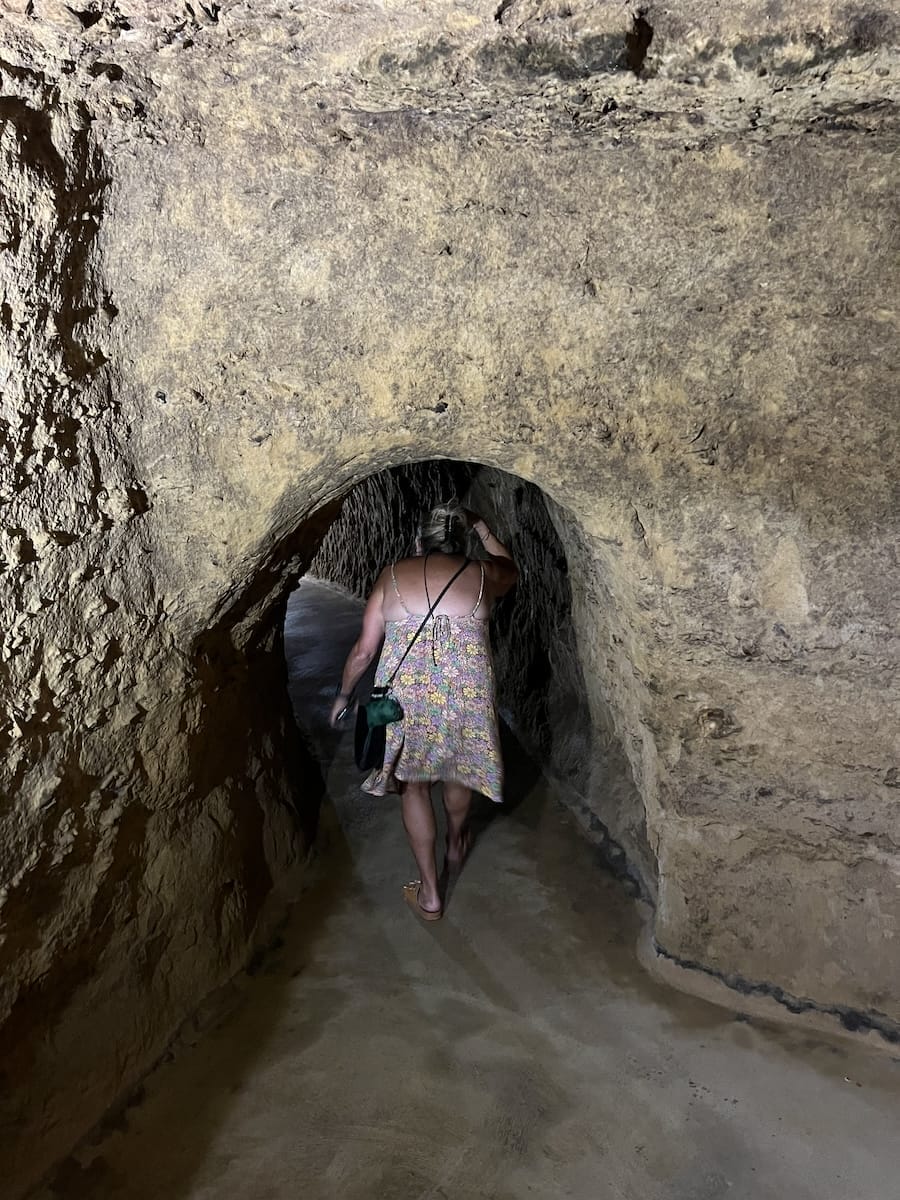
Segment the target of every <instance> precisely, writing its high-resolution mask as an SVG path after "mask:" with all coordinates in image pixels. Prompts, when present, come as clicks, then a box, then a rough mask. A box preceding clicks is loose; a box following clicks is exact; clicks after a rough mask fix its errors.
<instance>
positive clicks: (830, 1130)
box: [40, 581, 900, 1200]
mask: <svg viewBox="0 0 900 1200" xmlns="http://www.w3.org/2000/svg"><path fill="white" fill-rule="evenodd" d="M360 611H361V606H360V605H359V603H358V602H357V601H355V600H352V599H350V598H348V597H346V596H344V595H342V594H341V593H339V592H337V591H336V590H334V589H333V588H330V587H328V586H326V585H322V584H318V583H315V582H313V581H307V582H305V583H304V584H303V586H302V587H301V588H300V589H299V591H298V592H297V593H296V594H295V595H294V597H293V598H292V601H291V605H290V609H289V615H288V622H287V628H286V636H287V651H288V658H289V670H290V678H291V687H292V695H293V698H294V702H295V706H296V709H297V712H298V717H299V720H300V723H301V725H302V726H303V728H304V731H305V733H306V735H307V736H308V738H309V739H310V741H311V744H312V745H313V746H314V748H315V750H316V753H317V756H318V758H319V761H320V763H321V769H322V773H323V780H324V789H325V801H324V807H323V814H322V819H321V825H320V833H319V838H318V844H317V851H316V861H315V864H314V866H313V869H312V871H311V873H310V886H309V888H308V889H307V890H306V891H305V892H304V894H303V895H301V896H300V897H298V899H297V903H296V905H295V907H294V909H293V913H292V915H291V917H290V919H289V920H288V922H287V923H286V925H285V926H284V928H283V930H282V932H281V935H280V937H279V938H278V940H277V942H276V944H275V945H274V946H273V947H271V948H270V949H269V951H268V952H267V953H265V954H264V955H262V956H260V957H259V959H258V960H257V961H255V962H254V964H253V965H252V966H251V968H250V969H249V970H248V972H246V973H245V975H244V976H242V977H241V978H239V979H238V980H236V981H235V983H234V984H233V985H232V986H231V987H229V988H228V989H226V990H225V992H224V994H220V995H219V996H217V997H215V998H214V999H213V1000H212V1001H210V1002H208V1003H207V1006H206V1009H205V1010H204V1012H203V1013H202V1014H201V1016H200V1018H199V1019H198V1027H197V1031H196V1032H195V1033H193V1034H190V1033H186V1034H183V1035H182V1036H181V1037H180V1038H179V1040H178V1043H177V1044H176V1045H175V1047H173V1050H172V1052H171V1053H170V1055H169V1056H168V1057H167V1059H166V1061H165V1062H163V1063H162V1064H161V1065H160V1066H159V1067H158V1068H157V1069H156V1070H155V1071H154V1072H153V1073H152V1074H151V1075H150V1077H149V1078H148V1079H147V1080H146V1082H145V1085H144V1087H143V1088H142V1089H141V1090H140V1091H139V1093H138V1094H137V1095H136V1096H135V1097H134V1099H133V1101H132V1103H130V1104H129V1105H128V1106H127V1107H125V1108H124V1109H123V1110H122V1111H121V1112H119V1113H118V1114H117V1115H116V1116H115V1117H113V1118H111V1119H110V1120H109V1121H108V1122H107V1124H106V1126H105V1128H104V1129H103V1130H102V1131H101V1132H100V1133H99V1134H98V1135H96V1136H95V1137H94V1138H92V1139H90V1140H89V1141H88V1142H87V1143H86V1144H85V1145H83V1146H82V1147H81V1148H80V1150H79V1151H78V1152H77V1154H76V1155H75V1156H73V1157H72V1158H70V1159H69V1160H67V1161H66V1162H65V1163H64V1164H63V1166H62V1168H61V1169H60V1171H59V1172H58V1173H57V1175H56V1176H55V1178H54V1179H53V1181H52V1183H51V1184H50V1185H48V1186H47V1187H46V1188H44V1189H43V1190H42V1191H41V1192H40V1197H41V1200H53V1198H55V1197H60V1196H65V1197H85V1198H87V1197H90V1198H91V1200H104V1198H105V1197H110V1198H116V1200H120V1198H121V1200H158V1198H159V1197H162V1196H164V1197H166V1200H294V1198H296V1197H303V1198H304V1200H326V1198H327V1200H330V1198H332V1197H334V1198H335V1200H337V1198H338V1197H339V1198H340V1200H468V1198H472V1200H475V1198H476V1197H477V1198H478V1200H519V1198H523V1197H536V1198H540V1200H544V1198H547V1200H550V1198H557V1197H560V1198H561V1197H572V1198H574V1200H718V1198H719V1197H723V1198H724V1197H728V1200H889V1198H890V1197H893V1196H896V1195H897V1179H898V1177H900V1059H898V1058H896V1057H893V1058H892V1057H891V1056H890V1054H888V1053H884V1054H878V1053H871V1052H869V1051H868V1050H867V1049H866V1048H865V1047H857V1046H855V1045H853V1044H852V1043H850V1042H847V1041H842V1040H834V1041H829V1040H828V1039H827V1038H825V1037H823V1036H821V1035H819V1034H812V1033H804V1032H799V1031H797V1030H795V1029H792V1030H786V1029H784V1028H779V1027H774V1026H767V1025H765V1024H763V1023H761V1022H758V1021H757V1020H755V1019H749V1018H748V1017H746V1016H744V1015H742V1014H740V1013H737V1014H735V1013H732V1012H728V1011H726V1010H724V1009H720V1008H717V1007H714V1006H712V1005H710V1004H707V1003H706V1002H704V1001H700V1000H695V999H692V998H689V997H686V996H683V995H681V994H679V993H677V992H674V991H672V990H670V989H668V988H666V987H664V986H663V985H661V984H660V983H658V982H656V981H655V980H653V979H652V978H650V977H649V976H648V975H647V974H646V973H645V972H644V970H643V969H642V968H641V967H640V966H639V964H638V962H637V959H636V955H635V943H636V940H637V938H638V934H639V930H640V917H639V912H638V909H637V907H636V905H635V902H634V901H633V900H632V899H630V898H629V897H628V896H627V895H626V894H625V892H624V891H623V889H622V887H621V885H620V884H618V883H617V882H616V881H615V880H614V879H612V878H611V877H610V876H609V875H607V874H605V873H604V872H603V870H602V869H601V867H600V865H599V864H598V862H597V857H596V851H595V850H594V849H593V848H592V846H591V845H590V844H589V843H588V842H587V841H586V840H585V839H584V837H583V835H582V834H581V833H579V832H578V830H577V829H576V827H575V825H574V823H573V822H572V820H571V819H570V818H569V816H568V815H567V812H566V810H565V808H564V807H563V805H562V804H561V802H560V801H559V799H558V797H556V796H555V795H554V789H553V787H552V786H551V785H550V784H548V783H547V782H546V781H544V780H543V779H542V778H541V776H540V774H539V772H538V771H537V770H536V769H535V768H534V767H533V765H532V764H529V763H527V761H525V760H524V759H523V758H522V757H521V755H518V754H517V752H515V751H514V750H512V751H511V752H510V760H509V762H508V766H509V774H510V779H509V794H508V802H507V804H506V805H504V808H503V810H501V811H498V812H497V813H492V812H487V813H481V816H482V818H483V819H482V820H481V822H480V826H481V831H480V837H479V840H478V843H477V845H476V847H475V850H474V851H473V854H472V856H471V858H470V860H469V862H468V863H467V865H466V868H465V870H464V872H463V874H462V876H461V878H460V880H459V882H458V884H457V885H456V888H455V890H454V891H453V894H452V895H451V897H450V901H449V904H448V908H447V911H446V914H445V917H444V919H443V920H442V921H440V922H438V923H436V924H432V925H425V924H423V923H421V922H419V921H418V920H417V919H416V918H415V917H414V915H413V914H412V913H411V912H410V911H409V909H408V908H407V907H406V905H405V904H404V902H403V898H402V893H401V888H402V885H403V883H405V882H406V881H407V880H409V879H410V878H412V877H413V873H414V869H413V863H412V859H411V856H410V854H409V851H408V849H407V848H406V845H405V840H404V835H403V831H402V828H401V824H400V818H399V812H398V807H397V803H396V800H390V799H389V800H376V799H374V798H372V797H369V796H366V795H365V794H363V793H362V792H361V791H360V790H359V775H358V773H357V772H356V771H355V769H354V767H353V764H352V757H351V748H350V746H349V737H346V736H345V737H343V738H339V737H337V736H336V735H334V734H332V733H331V731H330V730H329V729H328V728H327V724H326V720H325V717H326V714H327V710H328V706H329V701H330V696H331V694H332V691H333V685H334V681H335V680H336V679H337V678H338V672H339V668H340V664H341V663H342V661H343V658H344V656H345V654H346V651H347V649H348V647H349V645H350V643H351V642H352V641H353V639H354V637H355V635H356V632H357V630H358V625H359V617H360ZM313 786H315V785H313ZM491 817H493V819H489V818H491Z"/></svg>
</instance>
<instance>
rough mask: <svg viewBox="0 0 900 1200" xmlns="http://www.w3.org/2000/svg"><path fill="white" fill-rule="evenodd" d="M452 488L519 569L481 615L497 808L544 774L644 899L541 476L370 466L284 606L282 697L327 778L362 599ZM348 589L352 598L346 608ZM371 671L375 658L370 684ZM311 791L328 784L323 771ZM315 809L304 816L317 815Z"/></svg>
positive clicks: (562, 526) (634, 818)
mask: <svg viewBox="0 0 900 1200" xmlns="http://www.w3.org/2000/svg"><path fill="white" fill-rule="evenodd" d="M451 498H452V499H454V500H455V501H457V502H459V503H460V504H461V505H462V506H464V507H466V508H469V509H472V510H474V511H476V512H479V513H483V514H485V517H486V519H487V520H488V523H489V524H490V525H491V526H492V527H493V528H495V529H497V530H499V531H500V540H501V541H503V542H504V544H506V545H508V546H509V548H510V551H511V553H512V557H513V559H514V561H515V562H516V564H517V566H518V569H519V579H518V582H517V584H516V586H515V588H514V589H513V590H512V592H511V593H510V594H508V595H507V596H505V597H503V598H502V599H501V600H500V601H499V603H498V604H497V605H496V607H495V609H494V611H493V613H492V616H491V623H490V630H491V643H492V647H493V657H494V662H495V674H496V681H497V707H498V713H499V716H500V723H501V737H502V743H503V751H504V753H503V760H504V771H505V787H504V805H503V811H505V812H510V811H512V810H514V809H515V807H516V806H517V805H518V804H519V803H520V802H521V800H522V799H523V798H524V796H525V795H526V794H527V793H528V791H529V790H530V789H531V788H532V787H533V785H534V781H535V777H536V775H539V774H541V773H544V774H546V775H547V776H548V777H549V778H550V779H552V781H553V783H554V785H555V796H556V798H557V801H558V802H559V803H563V804H565V805H566V806H567V807H568V809H569V810H570V811H571V812H572V814H573V815H574V816H575V818H576V819H577V820H578V821H579V822H580V824H581V826H582V828H583V830H584V832H585V833H586V834H587V836H588V837H589V839H590V840H591V841H592V843H593V844H594V846H595V847H596V848H597V851H598V861H599V862H600V863H601V864H602V865H603V866H604V867H606V868H607V869H609V870H610V871H612V873H613V874H614V875H616V876H617V877H618V878H619V879H620V880H622V881H623V883H624V884H625V886H626V888H627V890H628V891H629V892H630V893H631V894H633V895H639V896H642V897H643V898H644V899H647V900H652V897H653V896H655V884H656V878H655V870H654V867H655V860H654V859H653V856H652V854H651V852H650V849H649V846H648V844H647V835H646V822H645V816H644V810H643V803H642V800H641V797H640V795H639V794H638V792H637V789H636V787H635V784H634V780H633V777H632V773H631V768H630V764H629V763H628V761H627V758H626V756H625V754H624V753H623V751H622V748H621V742H620V736H621V735H620V734H617V733H616V731H615V725H614V720H613V717H612V714H611V713H610V711H609V705H608V702H607V700H606V697H605V696H604V694H603V691H602V680H601V681H599V683H600V685H601V687H600V689H599V690H598V691H597V692H595V694H594V698H593V699H594V708H593V712H592V708H591V700H590V699H589V697H588V691H587V687H586V684H585V679H584V671H583V667H582V655H581V653H580V651H579V646H578V635H577V632H576V628H575V623H574V619H573V597H572V585H571V580H570V570H569V564H568V560H567V557H566V553H565V548H564V545H563V541H562V537H563V536H565V533H566V530H567V529H568V528H570V527H571V526H572V518H571V516H570V515H567V514H565V513H564V512H563V510H561V509H559V508H558V507H557V506H555V505H553V503H552V502H551V501H549V500H548V498H547V497H546V496H545V495H544V493H543V492H542V490H541V489H540V487H538V486H537V485H535V484H533V483H530V482H528V481H526V480H523V479H521V478H519V477H517V476H515V475H511V474H509V473H507V472H504V471H501V470H498V469H496V468H488V467H484V466H482V465H480V464H476V463H471V462H460V461H450V460H440V459H432V460H428V461H424V462H415V463H408V464H403V465H400V466H396V467H392V468H386V469H384V470H382V471H379V472H377V473H376V474H374V475H371V476H369V477H368V478H366V479H365V480H363V481H362V482H360V483H358V484H356V485H355V486H354V487H353V488H352V490H351V491H350V492H349V493H347V494H346V495H345V496H344V497H343V498H342V500H341V502H340V508H339V510H338V511H337V512H336V513H335V515H334V518H333V520H332V523H331V524H330V525H329V526H328V528H327V529H326V530H324V531H323V533H322V537H321V542H320V544H319V545H318V548H317V550H316V552H315V556H314V558H313V559H312V561H311V563H310V565H309V568H308V570H307V572H306V574H305V575H304V577H303V579H302V580H301V584H300V587H299V588H298V589H297V590H296V591H295V592H294V593H293V594H292V595H291V597H290V598H289V599H288V602H287V610H286V621H285V637H284V645H285V654H286V658H287V666H288V681H289V688H290V691H291V699H292V704H293V709H294V714H295V718H296V720H297V722H298V726H299V728H300V730H301V734H302V735H303V737H304V739H305V742H306V745H307V746H308V748H309V750H310V753H311V755H312V758H313V759H314V760H315V764H316V768H317V769H318V770H320V771H322V772H323V773H324V775H325V776H327V773H328V770H329V766H330V764H331V763H332V762H333V760H334V757H335V755H336V754H337V753H339V752H340V753H342V757H343V759H344V760H345V761H346V760H347V758H348V756H349V754H350V743H351V742H352V733H351V732H350V730H351V727H352V724H351V722H348V724H347V725H346V726H344V727H342V728H341V729H339V731H338V732H335V731H333V730H331V729H330V728H328V726H327V714H328V711H329V708H330V702H331V696H332V689H333V684H334V681H335V680H336V679H338V678H339V676H340V672H341V668H342V666H343V662H344V658H345V657H346V654H347V652H348V650H349V648H350V645H351V644H352V642H353V641H354V640H355V637H356V636H357V634H358V632H359V620H360V613H361V604H362V601H364V600H365V598H366V597H367V596H368V595H369V593H370V591H371V589H372V586H373V584H374V582H375V580H376V578H377V577H378V575H379V573H380V572H381V570H382V568H384V567H385V566H386V565H388V564H390V563H393V562H396V561H397V560H399V559H401V558H404V557H406V556H408V555H412V554H414V553H416V549H415V539H416V531H417V528H418V525H419V521H420V519H421V517H422V515H423V513H425V512H427V511H428V510H429V509H430V508H431V507H432V506H434V505H435V504H439V503H442V502H446V501H447V500H449V499H451ZM335 588H337V589H338V590H337V591H336V590H335ZM341 593H343V594H344V595H343V596H341ZM347 596H350V597H354V598H355V599H356V600H357V601H358V602H359V604H358V605H357V606H356V607H354V606H352V605H351V606H348V605H347V603H346V600H345V598H344V597H347ZM582 636H584V631H582ZM373 673H374V664H373V667H372V668H371V669H370V671H369V672H368V676H367V681H366V682H367V683H371V677H372V674H373ZM364 691H365V689H361V694H362V693H364ZM351 721H352V713H351ZM341 747H343V750H342V751H341ZM361 778H362V776H361ZM321 789H322V794H323V796H324V795H327V779H325V778H323V779H322V781H321ZM392 799H393V800H394V801H395V802H396V797H393V798H390V797H389V798H387V799H386V800H385V801H384V803H386V804H388V805H389V806H390V805H391V800H392ZM393 807H396V803H394V805H393ZM492 808H493V806H492V805H491V804H490V803H485V802H482V803H481V805H480V806H479V804H478V802H477V801H476V809H475V812H474V814H473V816H474V820H475V821H476V822H478V821H479V818H480V820H481V821H486V820H488V819H489V818H490V817H491V816H492V815H493V813H492ZM316 816H317V814H316V813H315V812H314V813H311V814H309V819H310V820H311V821H312V822H313V823H315V819H316ZM610 825H612V826H613V828H612V829H611V828H610ZM626 846H627V847H628V849H627V850H626ZM398 870H399V864H398Z"/></svg>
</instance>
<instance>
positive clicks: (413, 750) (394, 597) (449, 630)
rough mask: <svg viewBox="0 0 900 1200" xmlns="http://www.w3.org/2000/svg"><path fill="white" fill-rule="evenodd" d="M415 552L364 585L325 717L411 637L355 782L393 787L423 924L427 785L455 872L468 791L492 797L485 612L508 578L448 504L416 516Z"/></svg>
mask: <svg viewBox="0 0 900 1200" xmlns="http://www.w3.org/2000/svg"><path fill="white" fill-rule="evenodd" d="M475 539H477V541H476V540H475ZM479 543H480V549H481V553H482V554H483V555H484V557H483V558H479V559H477V560H474V561H473V560H472V559H470V557H469V556H468V555H467V554H466V550H467V548H468V547H472V548H475V547H477V546H478V545H479ZM417 550H418V553H417V555H416V556H414V557H412V558H405V559H401V560H400V561H399V562H395V563H392V564H391V565H390V566H388V567H385V569H384V570H383V571H382V572H381V574H380V575H379V577H378V579H377V580H376V582H375V586H374V588H373V589H372V592H371V595H370V596H369V598H368V600H367V601H366V608H365V612H364V614H363V626H362V633H361V634H360V636H359V639H358V640H357V642H356V644H355V645H354V647H353V649H352V650H351V651H350V654H349V655H348V657H347V662H346V664H345V665H344V673H343V676H342V679H341V684H340V691H339V693H338V695H337V696H336V698H335V701H334V705H333V707H332V711H331V723H332V725H334V724H336V722H337V719H338V717H339V714H340V713H341V712H342V710H345V709H346V708H347V706H348V704H349V703H350V697H351V696H352V694H353V690H354V688H355V687H356V685H357V684H358V683H359V681H360V679H361V678H362V676H363V675H364V674H365V671H366V668H367V667H368V666H369V664H370V663H371V662H372V660H373V659H374V658H375V655H376V654H377V653H378V650H379V647H381V645H382V642H383V643H384V648H383V650H382V653H381V658H380V660H379V663H378V669H377V673H376V677H375V683H376V686H378V685H379V684H383V683H385V682H387V680H388V679H389V678H390V677H391V674H392V673H393V671H394V670H395V668H396V667H397V664H398V663H400V660H401V659H402V658H403V655H404V653H405V652H406V650H407V647H409V646H410V643H412V648H411V649H410V650H409V653H408V654H407V656H406V658H405V660H404V661H403V662H402V664H401V666H400V669H399V671H398V672H397V676H396V679H395V680H394V682H393V692H394V695H395V696H396V698H397V700H398V701H399V702H400V705H401V706H402V708H403V718H402V720H400V721H397V722H394V723H392V724H390V725H388V726H387V730H386V749H385V757H384V764H383V766H381V768H380V769H376V770H374V771H373V772H372V773H371V775H370V776H369V777H368V778H367V779H366V781H365V783H364V784H363V785H362V786H363V789H364V790H365V791H367V792H370V793H371V794H372V795H374V796H384V795H386V794H387V793H388V792H399V793H400V797H401V806H402V813H403V825H404V828H405V830H406V835H407V837H408V839H409V844H410V847H411V849H412V852H413V855H414V856H415V860H416V864H417V865H418V868H419V876H420V877H419V879H417V880H415V881H414V882H413V883H410V884H407V885H406V887H405V888H404V896H405V898H406V901H407V903H408V904H409V905H410V906H411V907H412V908H413V910H414V911H415V912H416V913H417V914H418V915H419V916H420V917H421V918H422V919H423V920H426V921H436V920H438V919H439V918H440V916H441V915H442V898H441V895H440V890H439V886H438V873H437V866H436V862H435V853H434V849H435V847H434V843H435V817H434V809H433V808H432V803H431V788H432V785H433V784H434V783H438V782H440V783H442V784H443V803H444V810H445V813H446V817H447V854H446V866H447V870H448V871H458V870H459V869H460V868H461V867H462V864H463V861H464V860H465V857H466V854H467V853H468V850H469V831H468V825H467V822H468V816H469V807H470V805H471V801H472V792H473V791H477V792H479V793H481V794H482V795H484V796H488V797H489V798H490V799H491V800H494V801H496V802H497V803H499V802H500V801H501V800H502V783H503V766H502V762H501V758H500V741H499V734H498V728H497V714H496V707H495V699H494V669H493V663H492V661H491V651H490V642H489V637H488V618H489V617H490V613H491V609H492V607H493V605H494V602H495V601H496V600H498V599H499V598H500V597H501V596H503V595H505V594H506V593H507V592H508V591H509V589H510V588H511V587H512V586H513V584H514V583H515V582H516V579H517V578H518V571H517V569H516V566H515V564H514V562H513V561H512V558H511V557H510V554H509V551H508V550H507V549H506V547H505V546H503V545H502V544H501V542H500V541H499V540H498V539H497V538H496V537H495V536H494V534H493V533H492V532H491V531H490V529H489V528H488V527H487V525H486V523H485V522H484V521H483V520H482V519H481V518H480V517H477V516H475V514H473V513H469V512H466V511H465V510H463V509H461V508H459V507H458V506H456V505H452V504H448V505H440V506H438V507H437V508H434V509H432V510H431V512H429V513H428V514H427V515H426V516H425V518H424V519H423V521H422V524H421V526H420V529H419V537H418V542H417ZM451 581H452V582H451ZM448 584H450V586H449V588H447V585H448ZM444 588H447V590H446V592H444V595H443V596H442V597H441V599H440V602H439V603H438V604H437V605H436V606H435V608H434V611H433V612H432V614H431V616H430V617H429V619H428V621H427V622H426V624H425V627H424V628H423V630H422V632H421V634H420V635H419V637H418V638H416V639H415V641H414V642H413V637H414V635H415V632H416V630H417V629H418V628H419V626H420V625H421V624H422V621H423V619H424V618H425V616H426V614H428V612H429V610H430V609H431V607H432V604H433V603H434V600H435V598H436V597H438V596H440V595H441V592H442V591H443V589H444Z"/></svg>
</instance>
